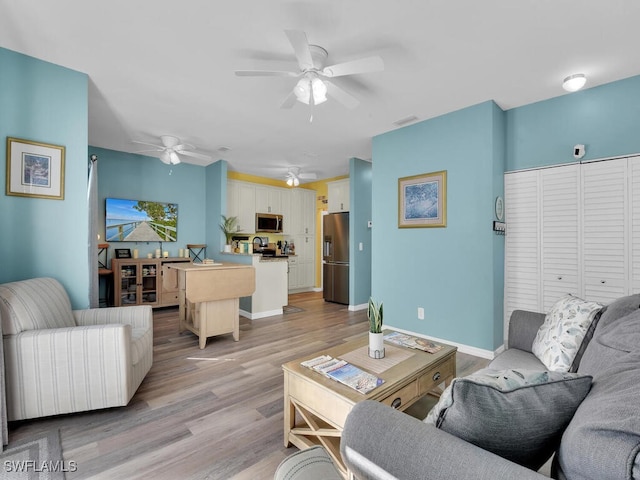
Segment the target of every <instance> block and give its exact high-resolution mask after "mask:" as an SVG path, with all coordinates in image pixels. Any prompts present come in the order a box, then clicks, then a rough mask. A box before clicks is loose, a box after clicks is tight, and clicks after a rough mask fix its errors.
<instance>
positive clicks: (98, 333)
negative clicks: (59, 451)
mask: <svg viewBox="0 0 640 480" xmlns="http://www.w3.org/2000/svg"><path fill="white" fill-rule="evenodd" d="M0 318H1V319H2V333H3V340H4V354H5V362H6V364H5V369H6V395H7V415H8V419H9V420H22V419H26V418H35V417H44V416H49V415H59V414H63V413H71V412H81V411H86V410H95V409H99V408H106V407H117V406H124V405H127V403H129V400H131V397H133V394H134V393H135V392H136V390H137V389H138V387H139V386H140V383H142V380H143V379H144V377H145V375H146V374H147V372H148V371H149V369H150V368H151V363H152V361H153V323H152V311H151V307H149V306H135V307H120V308H101V309H90V310H73V311H72V310H71V302H70V301H69V297H68V295H67V292H66V291H65V290H64V288H63V287H62V285H61V284H60V283H59V282H58V281H57V280H55V279H53V278H35V279H31V280H24V281H21V282H13V283H5V284H2V285H0Z"/></svg>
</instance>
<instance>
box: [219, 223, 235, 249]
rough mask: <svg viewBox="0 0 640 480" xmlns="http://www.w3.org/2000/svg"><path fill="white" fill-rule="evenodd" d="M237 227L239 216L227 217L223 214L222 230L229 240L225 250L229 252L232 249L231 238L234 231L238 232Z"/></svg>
mask: <svg viewBox="0 0 640 480" xmlns="http://www.w3.org/2000/svg"><path fill="white" fill-rule="evenodd" d="M237 229H238V217H226V216H224V215H222V223H221V224H220V230H222V233H224V236H225V238H226V241H227V243H226V245H225V246H224V251H225V252H227V253H228V252H230V251H231V239H232V237H233V235H234V233H236V231H237Z"/></svg>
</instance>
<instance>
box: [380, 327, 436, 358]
mask: <svg viewBox="0 0 640 480" xmlns="http://www.w3.org/2000/svg"><path fill="white" fill-rule="evenodd" d="M384 339H385V340H386V341H387V342H390V343H395V344H396V345H400V346H402V347H409V348H415V349H417V350H422V351H423V352H428V353H436V352H439V351H440V350H442V348H443V347H442V345H438V344H437V343H433V342H432V341H431V340H427V339H426V338H419V337H414V336H413V335H407V334H406V333H400V332H392V333H389V334H387V335H385V337H384Z"/></svg>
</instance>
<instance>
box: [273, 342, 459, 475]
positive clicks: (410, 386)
mask: <svg viewBox="0 0 640 480" xmlns="http://www.w3.org/2000/svg"><path fill="white" fill-rule="evenodd" d="M386 333H388V332H385V334H386ZM367 343H368V337H367V335H363V336H362V338H358V339H356V340H353V341H350V342H347V343H344V344H342V345H338V346H336V347H333V348H329V349H327V350H324V351H321V352H317V353H315V354H313V355H308V356H306V357H302V358H299V359H297V360H293V361H291V362H288V363H285V364H284V365H283V366H282V368H283V370H284V445H285V447H288V446H289V445H291V444H293V445H295V446H296V447H298V448H300V449H305V448H309V447H312V446H314V445H322V446H324V447H325V448H326V450H327V451H328V452H329V454H330V455H331V457H332V458H333V460H334V462H335V464H336V466H338V468H339V469H340V470H341V472H342V473H343V475H345V477H346V476H347V469H346V467H345V466H344V464H343V463H342V458H341V456H340V437H341V435H342V430H343V428H344V424H345V420H346V418H347V415H348V414H349V412H350V411H351V409H352V408H353V406H354V405H355V404H356V403H358V402H361V401H363V400H375V401H378V402H382V403H384V404H387V405H389V406H392V407H394V408H397V409H399V410H404V409H406V408H408V407H409V406H410V405H411V404H413V403H414V402H416V401H417V400H418V399H420V398H421V397H422V396H424V395H426V394H430V393H431V394H434V395H439V393H440V391H441V390H439V386H440V385H441V384H443V383H444V384H445V385H448V384H449V383H450V382H451V380H453V378H454V377H455V373H456V350H457V348H456V347H452V346H448V345H444V348H443V349H442V350H440V351H439V352H437V353H434V354H431V353H427V352H423V351H421V350H415V349H410V348H404V347H399V346H397V345H393V344H390V343H389V342H385V344H384V345H385V351H386V355H385V358H384V359H381V360H373V359H369V358H368V357H367V355H366V351H367ZM320 355H330V356H332V357H334V358H342V359H344V360H347V361H348V362H349V363H352V364H354V365H356V366H358V367H360V368H362V369H363V370H367V371H369V372H370V373H373V374H375V375H377V376H378V377H380V378H382V379H383V380H384V383H383V384H382V385H380V386H379V387H377V388H375V389H374V390H372V391H371V392H369V393H368V394H366V395H363V394H361V393H359V392H357V391H355V390H353V389H352V388H350V387H347V386H346V385H342V384H341V383H339V382H336V381H334V380H331V379H329V378H327V377H325V376H324V375H322V374H320V373H318V372H315V371H313V370H311V369H309V368H306V367H303V366H302V365H300V362H303V361H305V360H310V359H312V358H314V357H317V356H320ZM372 362H373V363H372ZM378 362H380V363H378ZM385 368H386V369H385ZM381 369H385V370H384V371H380V370H381ZM376 370H378V371H376Z"/></svg>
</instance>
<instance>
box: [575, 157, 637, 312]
mask: <svg viewBox="0 0 640 480" xmlns="http://www.w3.org/2000/svg"><path fill="white" fill-rule="evenodd" d="M626 197H627V159H626V158H623V159H619V160H610V161H606V162H594V163H587V164H583V165H582V199H583V214H582V226H583V235H582V238H583V245H584V250H583V252H584V253H583V258H584V260H583V263H584V269H583V272H584V292H583V294H584V297H585V298H586V299H588V300H595V301H598V302H603V303H610V302H612V301H613V300H615V299H616V298H619V297H621V296H623V295H626V292H627V279H628V274H629V268H628V261H627V260H628V240H627V239H628V235H627V222H625V219H626V218H628V217H627V216H626V211H625V210H626V205H627V202H626Z"/></svg>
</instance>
